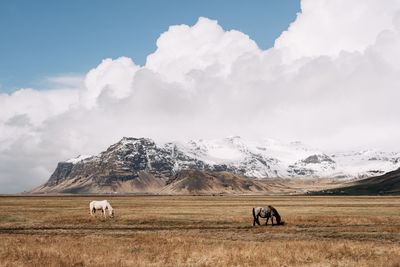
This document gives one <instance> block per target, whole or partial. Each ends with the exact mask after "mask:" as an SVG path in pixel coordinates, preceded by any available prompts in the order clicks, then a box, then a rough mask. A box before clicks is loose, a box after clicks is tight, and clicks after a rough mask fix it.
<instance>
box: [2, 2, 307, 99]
mask: <svg viewBox="0 0 400 267" xmlns="http://www.w3.org/2000/svg"><path fill="white" fill-rule="evenodd" d="M299 11H300V2H299V1H295V0H281V1H278V0H252V1H251V4H246V3H244V2H243V1H239V0H219V1H211V0H204V1H194V0H173V1H162V0H161V1H160V0H148V1H110V0H98V1H78V0H72V1H47V0H41V1H30V0H18V1H15V0H2V1H1V2H0V33H1V42H0V59H1V61H0V84H1V85H2V86H1V87H0V92H3V93H11V92H13V91H15V90H18V89H20V88H26V87H34V88H35V89H51V88H50V86H49V84H48V83H46V79H45V78H46V77H48V76H59V75H82V76H83V75H85V74H86V73H87V72H88V71H89V70H90V69H92V68H93V67H94V66H96V65H98V64H99V63H100V62H101V61H102V60H103V59H105V58H117V57H120V56H126V57H129V58H131V59H132V60H133V61H134V62H135V63H136V64H139V65H141V66H142V65H144V64H145V62H146V57H147V55H149V54H150V53H152V52H154V51H155V49H156V40H157V38H158V37H159V36H160V34H161V33H163V32H165V31H167V30H168V27H169V26H170V25H179V24H187V25H193V24H195V23H196V21H197V20H198V18H199V17H201V16H203V17H207V18H210V19H216V20H218V23H219V24H220V25H221V26H222V27H223V28H224V29H225V30H231V29H236V30H240V31H242V32H246V33H247V34H248V35H249V36H251V38H252V39H253V40H255V41H256V42H257V44H258V45H259V46H260V48H263V49H267V48H270V47H272V46H273V45H274V41H275V39H276V38H277V37H279V35H280V34H281V32H282V31H283V30H285V29H287V27H288V26H289V24H290V23H291V22H292V21H294V20H295V18H296V13H297V12H299Z"/></svg>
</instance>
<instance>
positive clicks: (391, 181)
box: [319, 168, 400, 195]
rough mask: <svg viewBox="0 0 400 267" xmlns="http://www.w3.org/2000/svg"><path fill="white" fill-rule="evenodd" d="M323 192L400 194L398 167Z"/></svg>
mask: <svg viewBox="0 0 400 267" xmlns="http://www.w3.org/2000/svg"><path fill="white" fill-rule="evenodd" d="M319 193H323V194H345V195H400V168H399V169H397V170H395V171H391V172H388V173H386V174H384V175H381V176H376V177H371V178H366V179H362V180H359V181H357V182H354V183H352V184H351V185H349V186H345V187H340V188H335V189H331V190H324V191H321V192H319Z"/></svg>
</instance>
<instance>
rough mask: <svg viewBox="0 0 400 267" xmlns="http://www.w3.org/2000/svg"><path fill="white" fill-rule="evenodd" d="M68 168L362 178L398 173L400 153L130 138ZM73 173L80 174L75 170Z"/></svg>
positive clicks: (228, 140) (231, 141)
mask: <svg viewBox="0 0 400 267" xmlns="http://www.w3.org/2000/svg"><path fill="white" fill-rule="evenodd" d="M66 163H69V164H71V166H72V167H73V166H74V165H78V166H81V165H86V166H90V165H99V166H107V169H108V170H112V171H114V172H115V173H118V172H122V173H125V174H126V173H127V172H128V173H132V175H134V174H135V173H137V172H139V171H147V172H150V173H152V174H153V175H155V176H156V177H161V176H163V177H165V176H170V175H172V174H173V173H175V172H177V171H179V170H185V169H196V170H206V171H228V172H232V173H235V174H239V175H244V176H248V177H258V178H265V177H295V176H315V177H359V178H361V177H368V176H372V175H377V174H381V173H385V172H388V171H391V170H394V169H396V168H398V167H399V166H400V153H395V152H390V153H388V152H378V151H372V150H366V151H361V152H343V153H334V154H333V153H328V152H324V151H320V150H317V149H313V148H311V147H308V146H306V145H304V144H302V143H300V142H292V143H282V142H279V141H276V140H271V139H265V140H262V141H260V142H254V141H249V140H246V139H243V138H241V137H228V138H224V139H220V140H191V141H188V142H169V143H155V142H154V141H153V140H151V139H147V138H127V137H125V138H123V139H121V140H120V141H119V142H118V143H116V144H114V145H112V146H110V147H109V148H108V149H107V151H105V152H102V153H101V154H100V155H98V156H79V157H77V158H74V159H70V160H67V161H66ZM82 167H83V166H82ZM75 169H76V168H75ZM79 169H81V168H79ZM83 169H85V168H82V170H83ZM90 169H91V170H95V169H97V170H102V169H103V168H90ZM71 172H72V174H74V172H73V168H72V169H71ZM96 172H97V171H96ZM77 174H78V173H77ZM85 175H93V173H85Z"/></svg>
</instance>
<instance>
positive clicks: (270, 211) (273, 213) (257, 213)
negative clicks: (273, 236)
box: [253, 206, 283, 226]
mask: <svg viewBox="0 0 400 267" xmlns="http://www.w3.org/2000/svg"><path fill="white" fill-rule="evenodd" d="M258 217H261V218H267V221H266V222H265V225H267V224H268V220H269V218H271V223H272V225H274V217H275V219H276V223H277V225H280V224H283V222H281V216H280V215H279V213H278V211H277V210H276V209H275V208H274V207H272V206H268V207H265V208H264V207H256V208H253V226H255V225H256V223H257V224H258V225H260V221H259V220H258Z"/></svg>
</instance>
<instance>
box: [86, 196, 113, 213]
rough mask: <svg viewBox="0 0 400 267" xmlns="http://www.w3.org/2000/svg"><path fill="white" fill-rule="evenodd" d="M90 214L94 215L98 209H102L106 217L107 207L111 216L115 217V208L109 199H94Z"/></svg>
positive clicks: (91, 203)
mask: <svg viewBox="0 0 400 267" xmlns="http://www.w3.org/2000/svg"><path fill="white" fill-rule="evenodd" d="M89 207H90V215H91V216H93V215H94V213H95V212H96V210H102V212H103V215H104V217H106V209H108V213H109V215H110V217H114V209H113V208H112V207H111V205H110V203H108V201H107V200H103V201H92V202H90V205H89Z"/></svg>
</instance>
